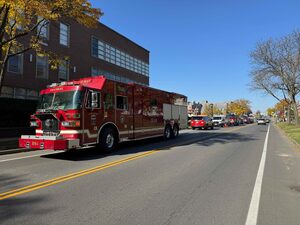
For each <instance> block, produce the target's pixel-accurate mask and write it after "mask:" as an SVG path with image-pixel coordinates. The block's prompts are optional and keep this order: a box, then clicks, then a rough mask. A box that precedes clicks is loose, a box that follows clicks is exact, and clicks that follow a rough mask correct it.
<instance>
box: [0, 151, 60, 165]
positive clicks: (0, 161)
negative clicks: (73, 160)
mask: <svg viewBox="0 0 300 225" xmlns="http://www.w3.org/2000/svg"><path fill="white" fill-rule="evenodd" d="M60 152H63V151H55V152H50V153H49V152H48V153H45V152H44V153H41V154H36V155H28V156H22V157H17V158H11V159H2V160H0V163H2V162H8V161H14V160H19V159H27V158H34V157H38V156H43V155H52V154H57V153H60ZM18 154H20V153H18Z"/></svg>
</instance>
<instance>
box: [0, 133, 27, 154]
mask: <svg viewBox="0 0 300 225" xmlns="http://www.w3.org/2000/svg"><path fill="white" fill-rule="evenodd" d="M28 151H33V150H32V149H26V148H19V138H18V137H13V138H0V155H6V154H12V153H17V152H28Z"/></svg>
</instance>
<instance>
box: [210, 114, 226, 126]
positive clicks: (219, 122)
mask: <svg viewBox="0 0 300 225" xmlns="http://www.w3.org/2000/svg"><path fill="white" fill-rule="evenodd" d="M212 122H213V124H214V126H215V127H223V126H224V125H225V116H224V115H215V116H213V118H212Z"/></svg>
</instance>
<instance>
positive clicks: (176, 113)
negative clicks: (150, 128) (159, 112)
mask: <svg viewBox="0 0 300 225" xmlns="http://www.w3.org/2000/svg"><path fill="white" fill-rule="evenodd" d="M163 113H164V120H178V121H179V123H180V128H181V129H184V128H186V126H187V107H186V106H180V105H171V104H163Z"/></svg>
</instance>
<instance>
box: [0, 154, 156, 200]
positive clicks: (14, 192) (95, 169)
mask: <svg viewBox="0 0 300 225" xmlns="http://www.w3.org/2000/svg"><path fill="white" fill-rule="evenodd" d="M158 151H159V150H151V151H147V152H144V153H141V154H137V155H134V156H131V157H127V158H125V159H121V160H117V161H113V162H110V163H107V164H104V165H100V166H96V167H93V168H90V169H87V170H81V171H78V172H75V173H71V174H67V175H64V176H61V177H56V178H53V179H50V180H46V181H42V182H39V183H36V184H32V185H28V186H25V187H22V188H18V189H14V190H11V191H8V192H4V193H0V200H4V199H7V198H11V197H15V196H18V195H21V194H25V193H28V192H32V191H34V190H38V189H41V188H45V187H48V186H52V185H54V184H58V183H62V182H64V181H67V180H71V179H74V178H77V177H81V176H84V175H88V174H91V173H95V172H98V171H100V170H104V169H107V168H110V167H113V166H117V165H120V164H123V163H126V162H129V161H132V160H136V159H139V158H143V157H145V156H148V155H151V154H154V153H156V152H158Z"/></svg>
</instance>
